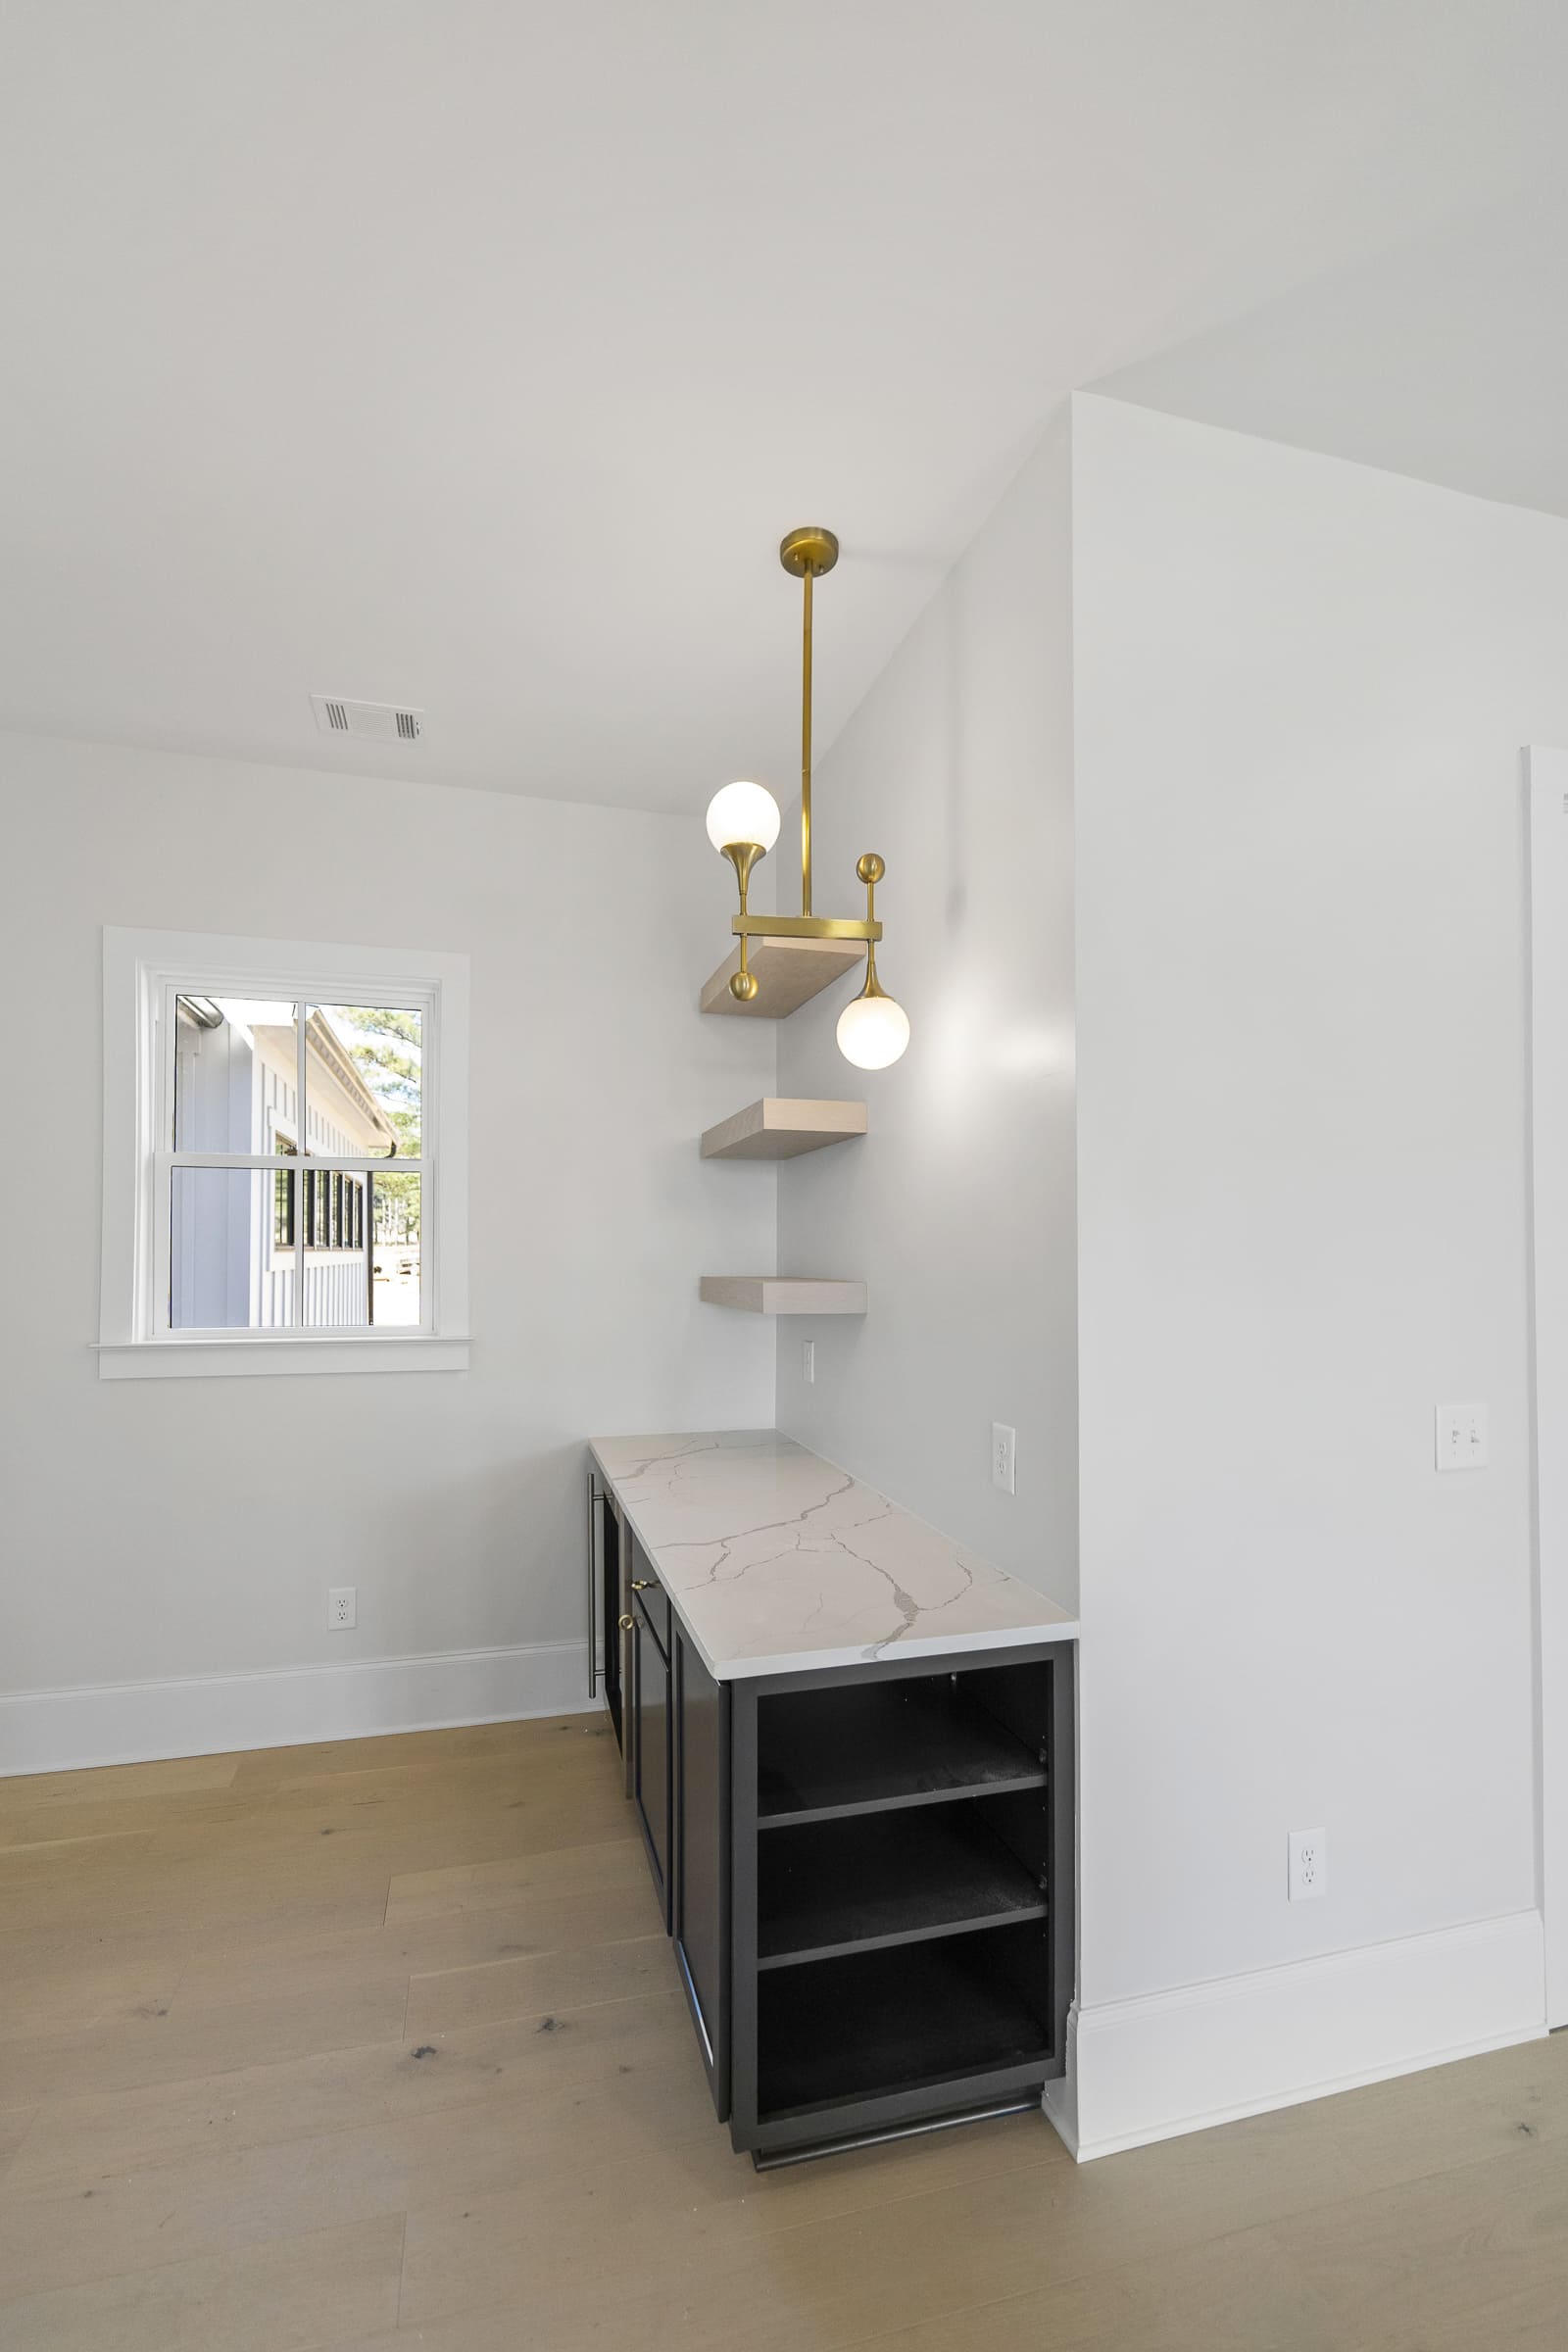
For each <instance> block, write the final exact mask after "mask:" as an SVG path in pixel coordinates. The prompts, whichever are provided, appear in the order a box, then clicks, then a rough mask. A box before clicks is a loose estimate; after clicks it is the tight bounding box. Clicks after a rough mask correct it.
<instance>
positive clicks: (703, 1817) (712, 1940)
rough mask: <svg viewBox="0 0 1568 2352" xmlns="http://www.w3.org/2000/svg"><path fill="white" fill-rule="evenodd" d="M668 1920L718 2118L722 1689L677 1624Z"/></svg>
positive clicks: (724, 1808) (725, 1960) (725, 1933)
mask: <svg viewBox="0 0 1568 2352" xmlns="http://www.w3.org/2000/svg"><path fill="white" fill-rule="evenodd" d="M670 1663H671V1669H672V1672H673V1677H674V1686H675V1867H674V1878H673V1887H672V1900H671V1905H670V1909H671V1925H672V1929H673V1933H674V1937H675V1953H676V1957H677V1958H678V1959H679V1961H680V1967H681V1975H682V1978H683V1979H684V1981H685V1986H686V1998H687V2000H688V2001H689V2002H690V2004H691V2011H692V2021H693V2023H694V2024H695V2026H696V2028H697V2038H698V2042H699V2044H700V2046H701V2048H702V2052H703V2059H704V2063H705V2064H706V2066H707V2068H708V2081H709V2087H710V2088H711V2091H712V2094H713V2105H714V2106H715V2107H716V2108H717V2110H718V2120H719V2122H720V2123H721V2124H722V2123H727V2122H728V2120H729V1901H728V1894H729V1692H728V1691H727V1690H726V1689H725V1687H724V1685H723V1684H722V1683H716V1682H715V1681H714V1680H713V1678H712V1676H711V1674H710V1673H709V1671H708V1669H707V1667H706V1666H705V1665H704V1664H703V1661H702V1659H701V1658H700V1657H699V1656H698V1654H697V1652H696V1650H695V1649H694V1648H693V1647H692V1645H691V1643H690V1642H688V1641H687V1640H686V1637H685V1635H684V1634H683V1633H682V1632H681V1631H680V1629H679V1627H678V1626H677V1627H676V1629H675V1633H674V1638H673V1642H672V1644H671V1659H670Z"/></svg>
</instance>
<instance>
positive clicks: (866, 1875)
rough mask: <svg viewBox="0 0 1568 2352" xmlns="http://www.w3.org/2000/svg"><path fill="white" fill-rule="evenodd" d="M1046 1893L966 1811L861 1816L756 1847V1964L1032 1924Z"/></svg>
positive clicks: (947, 1808)
mask: <svg viewBox="0 0 1568 2352" xmlns="http://www.w3.org/2000/svg"><path fill="white" fill-rule="evenodd" d="M1045 1910H1046V1898H1045V1895H1044V1893H1043V1892H1042V1891H1041V1889H1040V1887H1039V1886H1038V1885H1037V1884H1036V1882H1035V1881H1034V1880H1033V1879H1032V1878H1031V1877H1030V1875H1029V1873H1028V1872H1027V1871H1026V1870H1025V1869H1024V1867H1023V1865H1022V1863H1021V1862H1019V1860H1018V1859H1017V1857H1016V1856H1015V1855H1014V1854H1013V1853H1012V1852H1011V1851H1010V1850H1009V1848H1008V1847H1007V1846H1005V1845H1004V1843H1003V1842H1002V1839H1001V1838H998V1837H997V1836H996V1835H995V1834H994V1833H993V1832H992V1831H991V1830H990V1829H989V1828H988V1827H987V1825H986V1823H985V1822H984V1820H983V1819H982V1818H981V1817H980V1814H979V1812H978V1811H977V1809H976V1808H975V1807H974V1806H972V1805H963V1806H959V1805H940V1806H936V1807H933V1808H931V1809H929V1810H926V1811H921V1812H905V1811H895V1812H892V1813H871V1814H862V1815H859V1816H858V1817H854V1818H851V1819H849V1820H844V1821H829V1822H819V1823H816V1824H814V1825H812V1826H810V1827H808V1828H796V1829H791V1830H782V1831H780V1832H779V1834H778V1835H777V1836H776V1837H773V1838H767V1839H766V1840H765V1842H764V1843H763V1846H762V1849H761V1854H760V1862H759V1875H758V1889H757V1964H758V1967H759V1969H773V1968H784V1967H792V1966H797V1965H799V1964H800V1963H802V1962H805V1961H813V1962H815V1961H823V1960H828V1959H831V1958H834V1957H836V1956H837V1955H839V1954H841V1953H844V1952H850V1951H855V1950H867V1949H871V1948H880V1947H886V1946H888V1945H892V1944H902V1943H919V1942H924V1941H926V1940H927V1939H929V1938H931V1937H935V1936H958V1935H966V1934H972V1933H974V1932H975V1931H977V1930H979V1929H982V1928H991V1927H998V1926H1001V1925H1005V1924H1006V1923H1008V1922H1010V1921H1014V1920H1019V1919H1042V1918H1044V1916H1045Z"/></svg>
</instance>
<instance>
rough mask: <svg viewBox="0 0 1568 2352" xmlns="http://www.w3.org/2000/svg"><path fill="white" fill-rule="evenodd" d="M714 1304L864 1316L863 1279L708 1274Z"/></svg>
mask: <svg viewBox="0 0 1568 2352" xmlns="http://www.w3.org/2000/svg"><path fill="white" fill-rule="evenodd" d="M701 1293H702V1297H703V1298H704V1299H707V1301H708V1303H709V1305H710V1306H738V1307H742V1308H744V1309H745V1311H746V1312H747V1313H748V1314H753V1315H863V1314H864V1312H865V1303H866V1291H865V1284H864V1283H863V1282H828V1281H823V1280H817V1279H815V1278H813V1277H810V1276H805V1275H800V1274H705V1275H704V1276H703V1278H702V1286H701Z"/></svg>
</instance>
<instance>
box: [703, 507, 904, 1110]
mask: <svg viewBox="0 0 1568 2352" xmlns="http://www.w3.org/2000/svg"><path fill="white" fill-rule="evenodd" d="M778 560H779V562H780V563H781V564H783V566H784V568H785V570H786V571H787V572H789V573H790V574H791V575H792V577H793V578H795V579H798V580H800V581H801V582H802V583H803V584H804V589H805V613H804V617H803V626H802V651H801V911H800V913H799V914H798V915H794V914H753V913H752V912H751V910H750V908H749V907H748V905H747V894H748V892H749V890H750V888H751V881H752V873H753V869H754V868H755V866H756V865H757V862H758V860H759V858H765V857H766V856H767V853H768V851H769V850H770V849H771V848H772V847H773V844H774V843H775V842H776V841H777V839H778V832H779V811H778V803H777V802H776V801H775V800H774V798H773V796H772V794H771V793H770V792H769V791H768V790H767V789H766V787H765V786H763V785H761V784H750V783H741V784H726V785H725V786H724V789H723V791H722V792H716V793H715V794H714V795H713V798H712V799H711V802H710V803H709V805H708V838H709V840H710V841H711V843H712V845H713V847H714V849H715V850H717V852H718V853H719V855H720V857H722V858H728V859H729V861H730V863H731V865H732V866H733V867H734V868H735V879H736V881H737V883H738V884H739V885H740V894H741V910H740V912H739V914H737V915H736V916H735V917H734V919H733V920H732V922H731V924H730V929H731V930H732V931H733V932H734V933H735V936H736V937H737V939H739V941H740V943H741V961H740V969H739V971H736V972H732V973H731V974H730V980H729V988H730V994H731V996H732V997H734V999H735V1001H736V1003H737V1004H740V1005H749V1004H750V1003H751V1002H752V1000H753V998H754V997H755V996H756V995H757V992H758V979H757V974H756V973H755V972H754V971H753V970H752V969H751V966H750V961H749V954H750V947H751V942H752V941H753V940H754V939H863V940H864V942H865V985H864V987H863V988H862V989H861V991H860V994H859V995H858V997H857V998H855V1000H854V1001H853V1003H851V1004H849V1005H845V1007H844V1010H843V1011H842V1012H841V1013H840V1015H839V1024H838V1042H839V1052H840V1053H841V1054H843V1055H844V1058H845V1060H846V1061H853V1062H854V1063H855V1064H856V1066H857V1068H858V1069H862V1070H885V1069H886V1068H887V1067H888V1065H889V1064H890V1063H891V1062H895V1061H897V1060H898V1058H899V1055H900V1054H902V1053H903V1052H904V1049H905V1047H906V1046H907V1044H908V1042H909V1018H908V1015H907V1012H906V1011H905V1009H904V1007H903V1005H899V1004H897V1003H895V1001H894V999H893V998H892V997H890V996H889V995H888V993H887V991H886V990H885V989H884V988H883V987H882V985H881V983H880V982H879V981H878V979H877V976H876V943H877V941H878V940H879V939H880V938H881V936H882V926H881V924H880V923H879V922H878V921H877V919H876V886H877V884H878V883H879V882H880V881H881V879H882V876H883V874H884V873H885V872H886V870H887V869H886V867H885V866H884V864H883V862H882V859H881V858H878V857H877V856H876V854H875V852H874V851H870V850H868V851H867V852H866V854H865V856H864V857H863V858H860V860H859V862H858V864H857V866H856V869H855V870H856V872H857V874H858V876H859V878H860V880H861V881H862V882H863V883H864V884H865V920H864V922H863V923H862V922H857V921H855V920H853V919H851V918H848V917H840V916H837V915H814V914H813V913H812V912H811V582H812V581H813V580H818V579H820V578H821V577H822V575H823V573H824V572H829V571H831V570H832V568H833V566H834V564H836V563H837V562H838V560H839V543H838V541H837V540H836V539H835V538H834V536H833V533H832V532H831V531H825V530H822V529H821V528H819V527H818V526H815V525H810V526H808V527H807V528H806V529H804V530H799V531H791V532H790V533H789V534H788V536H787V537H786V538H785V539H784V540H783V541H782V542H781V544H780V547H779V551H778Z"/></svg>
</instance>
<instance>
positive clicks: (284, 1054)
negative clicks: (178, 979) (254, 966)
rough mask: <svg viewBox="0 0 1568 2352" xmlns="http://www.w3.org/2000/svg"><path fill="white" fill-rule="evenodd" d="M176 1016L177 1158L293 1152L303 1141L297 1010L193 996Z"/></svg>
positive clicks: (184, 999) (177, 1007) (184, 1000)
mask: <svg viewBox="0 0 1568 2352" xmlns="http://www.w3.org/2000/svg"><path fill="white" fill-rule="evenodd" d="M174 1010H175V1018H174V1150H175V1151H176V1152H279V1151H286V1150H292V1149H293V1148H294V1147H295V1145H296V1144H297V1142H298V1136H299V1129H298V1122H297V1118H296V1103H295V1096H296V1094H297V1092H298V1087H299V1058H298V1038H299V1024H298V1018H297V1012H296V1007H295V1006H294V1005H284V1004H275V1003H270V1002H263V1001H261V1000H259V999H242V998H238V997H196V996H188V997H180V998H178V999H177V1000H176V1002H175V1008H174Z"/></svg>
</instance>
